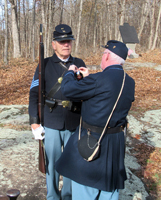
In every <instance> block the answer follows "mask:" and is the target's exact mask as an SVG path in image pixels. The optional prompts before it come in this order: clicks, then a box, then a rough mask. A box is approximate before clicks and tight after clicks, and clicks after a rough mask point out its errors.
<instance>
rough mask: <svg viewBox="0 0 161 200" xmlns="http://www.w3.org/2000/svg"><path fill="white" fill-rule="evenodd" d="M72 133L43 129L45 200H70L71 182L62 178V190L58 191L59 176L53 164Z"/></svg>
mask: <svg viewBox="0 0 161 200" xmlns="http://www.w3.org/2000/svg"><path fill="white" fill-rule="evenodd" d="M71 135H72V133H71V132H70V131H69V130H64V131H59V130H55V129H50V128H46V127H45V140H44V144H45V153H46V184H47V196H46V198H47V200H60V197H61V199H62V200H71V199H72V198H71V180H70V179H68V178H65V177H63V188H62V190H61V194H60V191H59V174H58V173H57V172H56V170H55V163H56V161H57V160H58V159H59V157H60V156H61V153H62V146H65V145H66V143H67V141H68V139H69V138H70V136H71Z"/></svg>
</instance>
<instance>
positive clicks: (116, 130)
mask: <svg viewBox="0 0 161 200" xmlns="http://www.w3.org/2000/svg"><path fill="white" fill-rule="evenodd" d="M82 127H83V128H85V129H87V130H89V131H92V132H95V133H100V134H101V133H102V131H103V129H104V128H103V127H99V126H92V125H90V124H87V123H86V122H84V121H82ZM123 129H124V126H118V127H113V128H110V127H108V128H107V129H106V131H105V133H107V134H113V133H119V132H121V131H123Z"/></svg>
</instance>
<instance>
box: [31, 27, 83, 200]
mask: <svg viewBox="0 0 161 200" xmlns="http://www.w3.org/2000/svg"><path fill="white" fill-rule="evenodd" d="M72 40H74V36H73V35H72V30H71V27H69V26H68V25H66V24H60V25H58V26H56V27H55V31H54V33H53V41H52V47H53V49H54V51H55V53H54V54H53V56H52V57H48V58H45V60H44V64H45V108H44V127H42V126H41V125H40V122H39V117H38V87H39V66H38V67H37V69H36V72H35V74H34V77H33V81H32V84H31V88H30V97H29V115H30V124H31V128H32V132H33V134H34V136H35V139H40V140H42V139H44V137H45V139H44V143H45V154H46V183H47V200H60V198H61V199H62V200H71V199H72V197H71V181H70V180H69V179H68V178H63V188H62V190H61V194H60V191H59V174H58V173H57V172H56V170H55V162H56V161H57V160H58V158H59V157H60V155H61V153H62V146H63V147H64V146H65V145H66V143H67V141H68V139H69V138H70V136H71V135H72V133H73V132H74V131H75V129H76V127H77V126H78V125H79V119H80V112H79V110H80V106H81V103H79V102H75V103H74V102H70V101H69V99H68V98H66V97H65V96H64V95H63V94H62V92H61V90H60V87H59V80H61V77H62V76H63V74H64V73H65V71H66V70H68V68H69V66H70V65H71V64H75V65H76V66H78V67H80V66H84V67H85V63H84V62H83V60H81V59H79V58H74V57H72V56H71V50H72ZM44 129H45V130H44ZM42 132H45V136H42V135H41V134H42Z"/></svg>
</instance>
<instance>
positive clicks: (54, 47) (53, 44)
mask: <svg viewBox="0 0 161 200" xmlns="http://www.w3.org/2000/svg"><path fill="white" fill-rule="evenodd" d="M52 47H53V49H54V50H56V45H55V41H52Z"/></svg>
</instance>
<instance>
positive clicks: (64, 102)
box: [62, 101, 70, 108]
mask: <svg viewBox="0 0 161 200" xmlns="http://www.w3.org/2000/svg"><path fill="white" fill-rule="evenodd" d="M69 104H70V101H62V105H63V108H65V107H69Z"/></svg>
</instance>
